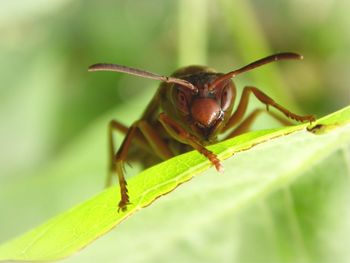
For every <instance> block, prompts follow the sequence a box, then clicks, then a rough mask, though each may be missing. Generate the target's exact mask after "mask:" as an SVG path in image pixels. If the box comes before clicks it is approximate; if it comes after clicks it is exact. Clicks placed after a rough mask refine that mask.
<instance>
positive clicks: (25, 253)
mask: <svg viewBox="0 0 350 263" xmlns="http://www.w3.org/2000/svg"><path fill="white" fill-rule="evenodd" d="M349 121H350V107H347V108H344V109H343V110H341V111H338V112H336V113H334V114H332V115H329V116H327V117H324V118H322V119H320V120H318V121H317V122H316V123H314V124H312V125H311V126H310V125H308V124H304V125H299V126H293V127H286V128H282V129H274V130H264V131H256V132H251V133H247V134H243V135H241V136H238V137H235V138H233V139H230V140H227V141H224V142H221V143H219V144H216V145H213V146H211V147H210V149H211V150H213V151H214V152H215V153H217V154H218V156H219V157H220V159H222V160H225V161H223V165H224V167H225V173H224V175H217V173H216V172H214V171H213V168H211V169H209V170H208V168H209V167H210V164H209V162H208V161H207V160H206V159H205V158H204V157H202V156H201V155H199V154H198V153H197V152H190V153H186V154H183V155H180V156H177V157H175V158H173V159H170V160H168V161H166V162H163V163H160V164H159V165H156V166H154V167H151V168H149V169H147V170H145V171H143V172H142V173H140V174H138V175H137V176H135V177H133V178H131V179H130V180H129V181H128V185H129V194H130V197H131V202H132V205H130V206H129V207H128V211H127V212H125V213H118V212H117V203H118V200H119V192H118V188H117V187H111V188H109V189H106V190H105V191H103V192H102V193H100V194H98V195H96V196H95V197H93V198H91V199H90V200H88V201H86V202H84V203H82V204H80V205H78V206H76V207H74V208H72V209H70V210H68V211H67V212H65V213H63V214H61V215H59V216H57V217H54V218H53V219H51V220H49V221H48V222H47V223H44V224H43V225H41V226H39V227H37V228H35V229H33V230H31V231H29V232H28V233H26V234H24V235H23V236H21V237H19V238H17V239H14V240H12V241H9V242H7V243H5V244H3V245H2V246H1V247H0V260H15V261H43V260H56V259H61V258H64V257H67V256H69V255H71V254H73V253H74V252H76V251H78V250H80V249H82V248H83V247H85V246H86V245H88V244H89V243H91V242H92V241H93V240H95V239H97V238H98V237H100V236H102V235H103V234H105V233H106V232H108V231H110V230H111V229H112V228H113V227H115V226H116V225H117V224H118V223H120V222H121V221H122V220H124V219H126V218H127V217H129V216H130V215H131V214H133V213H134V212H136V211H138V210H141V209H142V208H143V207H146V206H149V205H150V204H151V203H152V202H154V201H155V200H156V199H157V198H158V197H161V196H163V195H165V194H167V193H169V192H171V191H173V190H174V189H175V188H176V187H178V186H179V185H180V184H182V183H185V182H187V181H189V180H190V179H191V178H192V177H194V176H195V175H198V174H200V173H201V172H203V171H206V170H208V171H207V172H205V173H202V174H208V175H209V174H213V175H212V176H207V177H205V176H203V178H205V180H202V181H201V180H198V179H199V178H201V177H198V178H197V180H196V182H193V183H191V184H186V185H189V186H190V187H187V188H186V187H185V185H184V186H183V187H180V188H183V190H182V191H181V190H180V189H178V190H177V191H175V192H174V193H171V194H169V195H167V196H166V197H167V198H165V199H167V200H166V202H163V203H162V206H163V207H157V206H155V210H154V211H155V214H154V215H152V209H146V210H147V212H148V213H146V214H145V213H144V215H145V216H146V219H147V218H148V220H146V221H145V222H150V221H149V219H150V218H152V216H155V215H157V216H159V214H158V213H159V209H161V210H162V213H161V214H162V215H163V216H164V215H166V220H169V221H167V228H166V231H165V232H164V233H163V232H162V233H160V232H158V231H157V230H156V228H155V229H154V230H155V231H154V232H155V234H154V235H151V237H152V239H151V240H152V241H151V242H153V241H154V242H156V240H157V239H159V240H160V241H159V242H161V243H160V244H162V245H164V246H166V244H167V242H172V241H173V240H176V238H175V239H174V236H176V235H179V234H180V233H181V234H184V235H185V234H187V233H191V232H192V231H194V230H200V229H201V228H203V227H205V226H208V224H210V222H212V221H213V219H214V218H215V219H217V218H220V217H223V216H224V215H225V214H227V213H231V214H234V213H236V212H237V211H239V210H241V209H242V208H243V207H247V206H248V205H253V204H256V203H257V202H259V201H261V200H262V199H264V198H268V196H270V195H271V194H273V193H276V191H277V190H279V189H287V188H286V187H288V186H290V185H292V184H293V182H294V181H295V180H296V179H298V178H301V177H303V176H306V175H308V174H309V171H310V169H311V168H314V167H317V165H318V164H319V163H320V162H321V161H323V160H325V159H327V158H329V156H332V154H334V153H337V151H338V150H339V149H343V148H344V147H345V146H344V145H348V144H349V142H350V127H349V125H346V124H347V123H348V122H349ZM307 126H309V127H308V130H310V131H312V132H309V131H308V130H307V129H306V127H307ZM327 127H331V128H327ZM313 133H315V134H320V135H315V134H313ZM253 146H254V147H253ZM248 149H249V150H248ZM247 150H248V151H247ZM232 155H234V156H233V157H232ZM324 171H327V169H325V170H324ZM191 187H192V188H191ZM185 188H186V191H184V190H185ZM282 196H283V198H282V199H284V200H286V202H287V203H288V204H289V205H288V206H287V207H293V205H292V203H293V198H291V194H290V191H289V190H285V191H284V192H283V194H282ZM160 203H161V202H160ZM167 205H170V206H169V207H171V209H170V208H169V207H167ZM288 213H289V215H290V216H289V217H288V218H289V219H288V220H290V221H291V225H293V226H294V228H293V227H292V229H294V231H292V235H291V240H292V241H293V240H294V241H295V244H296V251H298V253H296V256H293V255H282V256H281V257H280V258H279V259H281V258H282V259H285V258H287V259H288V258H289V259H290V258H297V259H302V260H305V259H309V258H310V257H312V255H308V253H307V252H305V251H307V249H305V247H304V246H303V245H300V244H303V242H302V241H300V239H302V235H301V234H300V229H298V227H296V226H295V225H296V224H295V222H296V220H295V215H294V216H293V209H292V208H291V209H290V211H289V212H288ZM179 217H181V218H186V219H187V220H186V221H183V223H184V222H186V224H185V225H177V223H178V222H179V221H176V220H179ZM153 219H154V222H155V225H154V226H157V225H158V223H157V221H160V220H161V221H163V220H165V218H161V217H156V216H155V217H154V218H153ZM175 219H176V220H175ZM140 220H141V221H142V220H143V218H142V215H140ZM128 221H129V220H128ZM293 222H294V223H293ZM134 226H135V224H134ZM192 227H193V228H192ZM180 228H181V229H183V230H180ZM132 229H133V228H131V227H130V228H129V229H128V230H129V231H128V234H127V235H131V236H132V237H133V239H132V240H133V241H132V243H135V244H136V245H135V246H136V247H137V244H139V243H142V244H146V246H147V244H149V242H150V236H148V235H144V234H142V233H143V231H149V230H148V229H147V226H146V225H142V226H140V224H139V223H138V224H136V226H135V228H134V231H133V230H132ZM193 229H194V230H193ZM152 230H153V229H152ZM163 230H164V229H163ZM121 231H123V230H121ZM271 232H273V231H271ZM147 233H149V232H147ZM115 234H116V235H118V233H115ZM156 234H158V235H156ZM168 234H169V235H168ZM162 235H163V236H162ZM121 236H123V235H121ZM125 236H126V235H125V233H124V237H125ZM245 238H247V237H245ZM298 240H299V241H298ZM129 242H130V241H129ZM123 243H124V242H123V240H120V242H119V243H117V244H114V245H115V246H116V247H119V248H120V249H119V250H118V254H117V255H115V260H118V257H120V259H122V258H123V260H124V261H125V258H126V257H127V256H128V257H134V258H133V259H134V260H135V257H137V256H136V255H134V254H133V253H134V252H132V251H130V250H128V249H127V248H126V247H125V246H124V247H123ZM126 245H127V244H126ZM245 249H248V248H245ZM146 250H147V249H146ZM243 251H244V249H243ZM147 253H151V252H150V251H146V252H145V255H147ZM130 254H131V255H130ZM145 255H143V256H145ZM250 259H251V258H250ZM153 260H154V258H153ZM161 261H162V262H164V261H169V262H171V260H165V259H164V258H162V260H160V261H159V262H161ZM154 262H155V261H154Z"/></svg>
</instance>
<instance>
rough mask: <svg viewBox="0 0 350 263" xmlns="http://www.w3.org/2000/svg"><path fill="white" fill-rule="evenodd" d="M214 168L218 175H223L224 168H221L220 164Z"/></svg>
mask: <svg viewBox="0 0 350 263" xmlns="http://www.w3.org/2000/svg"><path fill="white" fill-rule="evenodd" d="M215 168H216V170H217V171H218V172H219V173H221V174H223V173H224V171H225V169H224V166H223V165H222V164H221V163H218V164H216V165H215Z"/></svg>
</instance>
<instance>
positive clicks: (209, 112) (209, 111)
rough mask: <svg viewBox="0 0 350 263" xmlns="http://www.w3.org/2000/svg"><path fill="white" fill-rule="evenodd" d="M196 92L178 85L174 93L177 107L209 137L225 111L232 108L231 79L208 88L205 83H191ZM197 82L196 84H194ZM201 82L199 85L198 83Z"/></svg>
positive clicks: (198, 131) (191, 125) (196, 128)
mask: <svg viewBox="0 0 350 263" xmlns="http://www.w3.org/2000/svg"><path fill="white" fill-rule="evenodd" d="M193 84H194V85H195V86H196V87H197V88H198V92H197V93H196V94H194V93H193V91H190V90H188V89H182V88H181V87H179V88H178V89H177V90H176V93H175V101H176V104H177V109H178V110H179V111H180V113H181V115H183V116H185V117H186V119H187V120H188V121H189V122H190V123H189V124H190V125H189V126H190V127H192V128H193V129H195V131H196V133H198V134H200V135H201V137H203V138H205V139H210V137H211V135H212V134H213V133H214V132H215V130H216V129H217V127H218V126H219V125H220V124H221V123H222V122H223V121H224V116H225V112H226V111H227V110H229V109H231V108H232V104H233V99H234V94H233V93H234V92H233V85H232V82H231V81H226V82H225V83H223V84H222V85H218V86H217V87H216V88H215V89H213V90H209V89H208V85H207V84H206V83H193ZM196 84H197V85H196ZM200 84H201V85H200Z"/></svg>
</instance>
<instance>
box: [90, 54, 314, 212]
mask: <svg viewBox="0 0 350 263" xmlns="http://www.w3.org/2000/svg"><path fill="white" fill-rule="evenodd" d="M290 59H296V60H300V59H303V56H301V55H299V54H296V53H292V52H284V53H277V54H274V55H271V56H267V57H264V58H262V59H259V60H257V61H254V62H252V63H250V64H248V65H246V66H244V67H241V68H239V69H236V70H233V71H230V72H228V73H225V74H224V73H218V72H216V71H215V70H214V69H211V68H209V67H206V66H187V67H183V68H180V69H178V70H176V71H175V72H174V73H173V74H172V75H171V76H162V75H158V74H154V73H151V72H148V71H145V70H140V69H136V68H132V67H126V66H122V65H117V64H108V63H98V64H94V65H92V66H90V67H89V71H113V72H120V73H126V74H130V75H135V76H138V77H143V78H149V79H154V80H158V81H161V83H160V86H159V88H158V90H157V92H156V94H155V95H154V96H153V98H152V99H151V101H150V102H149V104H148V106H147V107H146V109H145V111H144V112H143V114H142V116H141V117H140V119H139V120H137V121H135V122H134V123H133V124H132V125H131V126H130V127H126V126H125V125H123V124H122V123H120V122H118V121H116V120H112V121H110V123H109V135H108V137H109V162H110V165H109V176H108V178H107V185H110V184H111V179H112V175H113V174H117V176H118V180H119V186H120V194H121V200H120V202H119V209H118V210H122V211H125V210H126V208H127V205H128V204H129V195H128V189H127V182H126V180H125V176H124V173H125V172H124V163H125V162H126V161H127V160H129V157H128V153H129V151H130V150H132V149H134V150H135V149H137V151H138V152H137V153H138V154H137V155H136V156H138V157H142V154H141V153H144V154H143V158H142V159H141V160H139V161H141V163H143V164H144V166H150V165H152V164H155V163H159V162H161V161H162V160H167V159H169V158H172V157H173V156H176V155H178V154H181V153H184V152H187V151H190V150H193V149H195V150H197V151H198V152H199V153H201V154H202V155H204V156H205V157H206V158H207V159H208V160H209V161H210V162H211V163H212V165H213V166H214V167H215V168H216V170H217V171H219V172H223V166H222V164H221V162H220V160H219V159H218V157H217V156H216V155H215V154H214V153H213V152H211V151H210V150H208V149H207V148H206V147H207V146H208V145H211V144H213V143H216V142H219V141H221V140H225V139H228V138H232V137H234V136H237V135H239V134H241V133H244V132H246V131H247V130H249V128H250V126H251V125H252V123H253V122H254V120H255V119H256V118H257V116H258V115H259V114H260V113H261V112H263V111H264V110H263V109H256V110H254V111H253V112H251V113H250V114H249V115H248V116H247V117H246V118H244V115H245V112H246V110H247V106H248V102H249V98H250V96H251V95H254V96H255V97H256V98H257V99H258V100H259V101H260V102H261V103H262V104H264V105H265V106H266V111H267V112H268V113H269V114H270V115H271V116H272V117H274V118H276V119H277V120H278V121H280V122H281V123H283V124H287V123H290V122H289V121H288V119H293V120H295V121H298V122H312V121H314V120H315V117H314V116H313V115H305V116H301V115H297V114H295V113H292V112H291V111H289V110H288V109H286V108H285V107H283V106H281V105H280V104H278V103H277V102H275V101H274V100H273V99H272V98H270V97H269V96H268V95H266V94H265V93H264V92H262V91H261V90H260V89H258V88H256V87H253V86H246V87H244V89H243V92H242V95H241V98H240V101H239V103H238V106H237V107H236V109H235V110H233V107H234V101H235V98H236V87H235V84H234V83H233V81H232V78H234V77H236V76H237V75H239V74H241V73H244V72H247V71H250V70H252V69H254V68H257V67H260V66H262V65H264V64H267V63H271V62H274V61H278V60H290ZM269 107H273V108H275V109H276V110H277V111H280V112H281V113H282V114H284V115H285V117H287V118H282V116H279V115H277V114H275V113H273V112H270V111H269ZM113 131H119V132H122V133H124V134H125V137H124V140H123V142H122V144H121V146H120V147H119V149H118V151H115V147H114V142H113ZM219 135H222V136H220V137H221V139H219V138H218V136H219Z"/></svg>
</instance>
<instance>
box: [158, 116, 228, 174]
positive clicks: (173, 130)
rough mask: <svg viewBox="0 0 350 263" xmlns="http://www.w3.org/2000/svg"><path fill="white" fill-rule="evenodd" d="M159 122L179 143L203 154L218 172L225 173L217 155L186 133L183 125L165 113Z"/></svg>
mask: <svg viewBox="0 0 350 263" xmlns="http://www.w3.org/2000/svg"><path fill="white" fill-rule="evenodd" d="M159 121H160V122H161V123H162V125H163V126H164V128H165V130H166V131H167V132H168V133H169V134H170V135H171V136H172V137H173V138H174V139H175V140H177V141H179V142H182V143H185V144H189V145H191V146H192V147H193V148H194V149H196V150H197V151H198V152H200V153H201V154H203V155H204V156H205V157H206V158H208V159H209V161H210V162H211V163H212V164H213V165H214V166H215V168H216V170H218V171H219V172H223V166H222V165H221V163H220V160H219V159H218V158H217V156H216V154H214V153H213V152H211V151H209V150H208V149H206V148H205V147H204V146H203V145H202V144H201V143H200V142H199V141H198V139H197V138H196V137H195V136H193V135H191V134H190V133H188V132H186V131H185V130H184V129H183V128H182V127H181V125H179V124H178V123H177V122H176V121H174V120H173V119H171V118H170V117H169V116H167V115H166V114H165V113H161V114H160V115H159Z"/></svg>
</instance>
